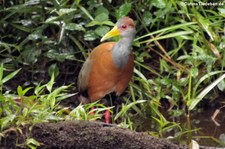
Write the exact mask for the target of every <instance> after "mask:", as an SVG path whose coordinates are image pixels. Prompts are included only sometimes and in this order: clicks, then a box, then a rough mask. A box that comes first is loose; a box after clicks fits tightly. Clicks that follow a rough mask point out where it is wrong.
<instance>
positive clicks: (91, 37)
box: [84, 31, 98, 41]
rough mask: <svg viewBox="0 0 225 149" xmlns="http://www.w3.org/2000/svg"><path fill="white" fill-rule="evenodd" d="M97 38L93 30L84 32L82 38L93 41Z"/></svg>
mask: <svg viewBox="0 0 225 149" xmlns="http://www.w3.org/2000/svg"><path fill="white" fill-rule="evenodd" d="M97 38H98V36H97V35H96V34H95V32H93V31H87V32H86V33H85V34H84V40H86V41H93V40H95V39H97Z"/></svg>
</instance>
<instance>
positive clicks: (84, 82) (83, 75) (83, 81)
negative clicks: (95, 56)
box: [78, 57, 92, 92]
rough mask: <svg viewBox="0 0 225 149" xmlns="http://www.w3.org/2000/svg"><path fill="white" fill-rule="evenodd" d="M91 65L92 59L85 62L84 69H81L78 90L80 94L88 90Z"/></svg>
mask: <svg viewBox="0 0 225 149" xmlns="http://www.w3.org/2000/svg"><path fill="white" fill-rule="evenodd" d="M91 65H92V62H91V59H90V57H88V58H87V60H86V61H85V62H84V64H83V67H82V68H81V70H80V73H79V76H78V89H79V91H80V92H83V91H85V90H86V89H87V86H88V79H89V75H90V71H91Z"/></svg>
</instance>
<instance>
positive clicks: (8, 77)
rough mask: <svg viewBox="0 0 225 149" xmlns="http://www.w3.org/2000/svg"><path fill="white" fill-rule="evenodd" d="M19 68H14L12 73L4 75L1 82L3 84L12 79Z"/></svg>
mask: <svg viewBox="0 0 225 149" xmlns="http://www.w3.org/2000/svg"><path fill="white" fill-rule="evenodd" d="M20 70H21V68H20V69H18V70H16V71H14V72H12V73H10V74H8V75H7V76H6V77H4V78H3V79H2V84H4V83H5V82H7V81H9V80H10V79H12V78H13V77H14V76H15V75H16V74H17V73H18V72H19V71H20Z"/></svg>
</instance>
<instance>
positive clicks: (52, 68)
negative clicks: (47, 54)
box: [48, 63, 59, 78]
mask: <svg viewBox="0 0 225 149" xmlns="http://www.w3.org/2000/svg"><path fill="white" fill-rule="evenodd" d="M53 73H54V76H55V78H56V77H57V76H58V75H59V68H58V66H57V64H56V63H54V64H52V65H51V66H50V67H49V68H48V74H49V76H52V74H53Z"/></svg>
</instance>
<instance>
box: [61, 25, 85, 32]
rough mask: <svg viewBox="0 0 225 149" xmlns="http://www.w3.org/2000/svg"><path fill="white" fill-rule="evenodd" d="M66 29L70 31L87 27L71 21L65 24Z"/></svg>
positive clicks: (82, 29)
mask: <svg viewBox="0 0 225 149" xmlns="http://www.w3.org/2000/svg"><path fill="white" fill-rule="evenodd" d="M65 29H66V30H70V31H75V30H76V31H85V28H84V27H83V26H82V25H81V24H75V23H69V24H67V25H66V26H65Z"/></svg>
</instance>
